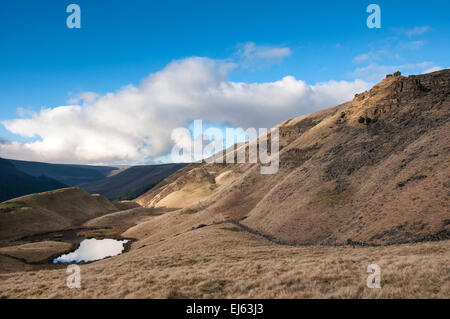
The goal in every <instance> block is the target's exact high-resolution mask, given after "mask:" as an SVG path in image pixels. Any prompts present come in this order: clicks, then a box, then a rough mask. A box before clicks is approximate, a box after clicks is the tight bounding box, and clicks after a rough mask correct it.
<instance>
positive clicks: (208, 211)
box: [140, 70, 450, 244]
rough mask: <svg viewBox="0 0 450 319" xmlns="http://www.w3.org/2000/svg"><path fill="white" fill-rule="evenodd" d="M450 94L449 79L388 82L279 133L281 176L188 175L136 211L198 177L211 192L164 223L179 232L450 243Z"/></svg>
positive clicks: (245, 172)
mask: <svg viewBox="0 0 450 319" xmlns="http://www.w3.org/2000/svg"><path fill="white" fill-rule="evenodd" d="M449 94H450V70H443V71H439V72H434V73H430V74H425V75H416V76H408V77H403V76H401V75H400V74H398V73H397V74H395V75H393V76H388V77H387V78H386V79H385V80H383V81H382V82H380V83H379V84H377V85H375V86H374V87H373V88H372V89H371V90H369V91H366V92H364V93H362V94H359V95H356V96H355V98H354V99H353V101H351V102H348V103H345V104H342V105H339V106H336V107H334V108H330V109H327V110H324V111H320V112H317V113H314V114H311V115H308V116H302V117H299V118H295V119H291V120H288V121H286V122H284V123H281V124H280V125H278V128H279V129H280V144H281V146H282V149H281V151H280V169H279V171H278V172H277V173H276V174H274V175H261V174H260V169H259V164H227V165H218V164H202V165H200V166H192V167H187V168H186V170H185V171H187V172H186V173H185V174H178V175H177V176H176V178H172V179H171V180H168V181H167V182H166V183H163V184H162V185H161V186H160V187H156V188H155V189H153V190H152V191H151V192H149V193H148V194H145V195H144V196H142V197H141V198H140V202H141V203H148V204H149V205H150V206H155V205H157V204H158V202H159V203H164V198H167V197H168V196H172V198H178V197H177V196H174V195H171V194H172V193H173V192H174V191H180V190H182V188H183V185H187V184H195V183H197V182H196V181H195V180H194V179H193V180H192V181H191V180H190V176H198V175H199V174H200V172H201V173H202V174H201V175H202V176H207V177H208V179H207V180H208V183H209V185H210V186H211V185H215V186H214V187H212V188H211V189H212V191H211V192H209V193H205V192H204V193H202V196H201V198H199V199H198V200H197V201H194V202H186V203H187V205H179V207H177V208H183V209H182V210H180V211H179V212H174V213H170V214H167V215H166V216H165V218H166V219H167V223H172V225H174V229H177V231H180V230H183V228H186V227H195V226H196V225H198V224H199V223H205V224H206V223H208V222H211V221H226V220H235V221H239V222H240V223H241V224H242V225H244V226H245V227H248V229H250V230H253V231H256V232H259V233H260V234H263V235H266V236H267V237H270V238H273V239H274V240H277V241H281V242H289V243H302V244H305V243H308V244H320V243H327V244H341V243H347V242H348V243H351V242H361V243H369V244H388V243H399V242H408V241H421V240H437V239H443V238H449V234H450V210H449V200H448V199H449V191H450V189H449V187H450V169H449V167H448V165H449V153H450V143H449V141H450V126H449V115H450V100H449ZM195 172H196V173H195ZM223 174H225V175H227V176H229V178H228V179H227V181H226V182H222V183H220V182H217V179H218V178H219V176H224V175H223ZM211 176H212V177H213V178H215V179H216V181H215V182H214V180H212V181H211ZM219 179H220V178H219ZM180 185H181V186H180ZM187 212H188V213H189V214H187ZM177 214H178V215H177ZM180 214H181V215H182V216H183V218H182V223H181V222H180V221H179V218H178V217H179V216H180ZM177 216H178V217H177ZM202 216H204V217H202ZM176 225H178V226H176ZM142 227H145V226H144V225H142V226H141V228H142Z"/></svg>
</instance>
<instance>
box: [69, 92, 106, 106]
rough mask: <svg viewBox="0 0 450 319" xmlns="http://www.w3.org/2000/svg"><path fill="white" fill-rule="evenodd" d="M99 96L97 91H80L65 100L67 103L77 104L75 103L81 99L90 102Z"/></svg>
mask: <svg viewBox="0 0 450 319" xmlns="http://www.w3.org/2000/svg"><path fill="white" fill-rule="evenodd" d="M99 97H100V95H99V94H98V93H95V92H82V93H81V94H78V95H76V96H74V97H72V98H70V99H69V100H68V101H67V103H69V104H77V103H80V102H81V101H83V102H87V103H92V102H94V101H95V100H96V99H98V98H99Z"/></svg>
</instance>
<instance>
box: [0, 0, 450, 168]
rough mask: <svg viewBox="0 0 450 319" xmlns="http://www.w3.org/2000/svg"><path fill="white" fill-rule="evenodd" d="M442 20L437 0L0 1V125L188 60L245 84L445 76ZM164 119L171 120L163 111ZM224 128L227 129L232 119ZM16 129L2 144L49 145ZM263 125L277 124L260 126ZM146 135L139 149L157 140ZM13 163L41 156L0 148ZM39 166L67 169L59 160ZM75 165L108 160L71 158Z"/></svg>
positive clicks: (449, 46) (446, 6)
mask: <svg viewBox="0 0 450 319" xmlns="http://www.w3.org/2000/svg"><path fill="white" fill-rule="evenodd" d="M70 3H76V4H78V5H79V6H80V7H81V19H82V27H81V29H69V28H67V26H66V18H67V16H68V15H69V14H68V13H66V7H67V5H69V4H70ZM370 3H376V4H378V5H379V6H380V7H381V24H382V28H381V29H369V28H368V27H367V26H366V19H367V17H368V15H369V14H368V13H366V7H367V5H368V4H370ZM449 12H450V2H449V1H444V0H443V1H435V0H429V1H408V2H406V1H396V0H390V1H375V0H373V1H362V0H353V1H352V0H347V1H282V0H278V1H264V0H258V1H254V0H245V1H242V0H241V1H232V0H227V1H212V0H209V1H143V0H142V1H135V0H127V1H114V0H108V1H103V0H88V1H85V0H72V1H61V0H53V1H52V0H43V1H29V0H14V1H12V0H4V1H2V3H1V5H0V40H1V41H0V121H2V122H3V123H4V121H12V120H15V119H23V118H33V116H35V117H36V116H39V112H41V111H40V110H41V109H43V108H49V109H52V108H56V107H58V106H63V105H69V104H76V103H75V102H74V99H75V100H76V99H77V97H79V96H80V95H82V94H83V92H95V93H96V94H97V95H100V96H104V95H106V94H107V93H110V92H113V93H114V92H118V91H120V90H121V88H123V87H124V86H126V85H129V84H131V85H133V87H139V86H140V85H141V82H142V81H143V80H144V79H146V78H147V77H149V75H151V74H157V73H158V72H160V71H161V70H164V69H165V68H166V67H167V66H168V65H169V64H170V63H171V62H173V61H183V59H186V58H189V57H205V58H208V59H212V60H213V61H219V62H220V63H222V64H225V65H228V68H227V71H226V81H229V82H230V83H240V82H243V83H247V84H249V83H260V84H264V83H271V82H274V81H279V80H281V79H283V78H284V77H286V76H292V77H294V78H295V79H296V80H301V81H304V82H305V83H307V84H308V85H316V84H317V83H321V82H328V81H348V82H352V81H355V80H356V79H359V80H362V81H365V82H367V83H371V84H373V83H376V82H377V81H379V79H380V78H381V77H382V75H383V74H384V73H387V72H391V71H393V70H394V69H397V68H398V69H401V71H402V72H403V73H407V74H412V73H422V72H425V71H428V70H434V69H439V68H447V67H448V66H449V64H450V63H449V54H448V52H450V42H449V38H448V35H449V31H450V22H449V19H448V14H449ZM219 62H218V63H219ZM201 63H203V62H201ZM214 72H215V71H214ZM156 86H157V85H156ZM152 90H153V89H152ZM152 92H154V91H152ZM281 98H283V97H281ZM327 101H332V100H327ZM88 102H89V101H88ZM218 103H219V102H218ZM79 104H82V103H81V102H80V103H79ZM85 104H86V105H88V104H89V103H87V102H86V101H85ZM213 104H214V103H213ZM86 105H85V106H82V107H87V106H86ZM244 106H245V105H244ZM319 106H320V107H322V108H323V107H325V106H332V105H326V103H325V102H324V105H322V104H321V103H317V107H319ZM18 109H20V110H21V111H19V112H18ZM304 111H305V112H306V111H310V110H309V109H305V110H304ZM33 112H35V113H33ZM80 112H81V111H80ZM167 112H168V113H167V114H168V116H169V117H176V116H175V115H174V114H173V113H170V112H171V110H170V109H168V110H167ZM299 112H300V113H301V112H303V110H299ZM194 113H195V112H194ZM219 113H220V112H219ZM286 115H291V113H289V112H287V113H286ZM299 115H300V114H299ZM249 116H251V114H249ZM222 117H223V116H222ZM192 120H193V118H186V119H183V121H187V122H191V121H192ZM205 120H207V121H214V119H213V118H212V119H208V118H207V119H205ZM219 120H220V119H219ZM219 120H217V119H216V122H219ZM221 122H223V123H233V118H230V119H223V121H221ZM39 123H40V124H42V122H39ZM177 123H181V122H177ZM19 124H20V123H17V125H16V126H15V129H13V131H14V132H15V133H16V134H14V133H13V132H11V127H10V129H7V128H6V127H5V125H1V126H0V138H2V139H6V140H8V141H10V142H13V141H18V142H19V143H22V144H23V143H26V142H32V141H45V139H47V141H50V140H52V136H51V134H50V133H48V132H47V133H45V137H44V133H42V134H41V133H40V130H39V129H38V128H36V129H33V130H32V132H31V131H30V132H28V131H29V129H28V128H24V127H23V125H31V126H33V125H35V124H36V123H34V122H26V123H25V124H24V123H22V124H21V125H22V126H21V125H19ZM40 124H39V125H40ZM234 124H235V125H239V124H243V125H244V124H255V123H252V122H251V121H249V123H247V122H244V123H234ZM256 124H259V123H256ZM263 124H270V125H271V124H273V123H267V122H264V120H261V125H263ZM36 125H38V124H36ZM74 130H75V129H74ZM83 130H84V129H83ZM55 131H57V129H56V128H55ZM74 134H75V133H74ZM80 134H81V133H76V134H75V135H74V136H77V137H79V136H81V135H80ZM130 134H131V135H133V136H135V135H136V134H137V133H136V132H133V133H130ZM144 135H145V134H144ZM145 137H146V138H147V137H148V136H145ZM150 137H151V138H149V139H148V140H147V141H146V142H145V143H144V144H145V145H148V144H149V143H150V142H149V140H152V141H154V139H155V138H156V136H151V134H150ZM59 143H61V141H59ZM144 144H143V145H144ZM54 145H55V144H53V145H52V147H50V148H51V149H52V150H53V151H54V149H53V146H54ZM17 147H19V146H17ZM55 147H56V146H55ZM152 147H153V146H152ZM157 148H158V147H155V149H157ZM36 149H37V146H36V145H35V147H34V148H33V150H34V152H38V153H41V155H42V153H43V152H45V150H47V149H48V148H43V149H40V150H39V151H36ZM166 151H167V150H166ZM55 152H56V151H55ZM161 152H162V151H161ZM161 152H159V153H158V154H156V153H155V154H152V155H151V156H156V155H158V156H159V155H162V154H163V153H161ZM2 153H3V154H2ZM131 153H132V151H131ZM131 153H128V154H127V155H126V156H124V157H122V158H121V157H120V156H116V155H117V154H115V155H113V156H112V157H111V161H113V162H114V161H115V160H119V159H120V161H127V159H131V158H133V160H135V159H134V157H133V156H134V155H133V156H132V155H131ZM15 154H16V155H15ZM20 154H23V156H22V157H24V158H26V159H28V158H37V159H40V158H41V157H42V156H41V157H39V156H37V155H36V156H32V155H30V153H29V152H23V153H20V152H19V151H17V152H16V153H14V152H6V151H1V150H0V156H14V157H19V156H21V155H20ZM55 154H56V153H55ZM141 155H142V154H141ZM148 155H149V154H145V157H146V158H148ZM46 159H47V160H50V161H70V158H62V157H58V156H57V155H55V156H54V157H53V158H52V157H48V158H46ZM73 161H74V162H75V161H76V162H96V161H97V162H104V161H109V160H108V158H105V159H103V158H95V157H89V158H82V157H78V158H73Z"/></svg>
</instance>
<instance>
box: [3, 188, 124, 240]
mask: <svg viewBox="0 0 450 319" xmlns="http://www.w3.org/2000/svg"><path fill="white" fill-rule="evenodd" d="M115 211H117V208H116V207H115V206H114V205H113V204H112V203H111V202H109V201H108V200H107V199H106V198H104V197H103V196H101V195H91V194H88V193H87V192H85V191H84V190H82V189H79V188H64V189H58V190H54V191H50V192H44V193H38V194H32V195H27V196H23V197H18V198H14V199H12V200H9V201H6V202H3V203H0V240H5V239H7V238H10V239H11V238H19V237H22V236H29V235H34V234H38V233H45V232H50V231H56V230H61V229H66V228H71V227H76V226H81V225H82V224H83V223H84V222H86V221H88V220H90V219H92V218H96V217H100V216H103V215H105V214H108V213H111V212H115Z"/></svg>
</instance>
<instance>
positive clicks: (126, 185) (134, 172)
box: [79, 164, 186, 200]
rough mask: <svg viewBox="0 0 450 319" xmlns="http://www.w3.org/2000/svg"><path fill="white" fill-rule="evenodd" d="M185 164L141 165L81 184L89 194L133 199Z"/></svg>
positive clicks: (112, 198)
mask: <svg viewBox="0 0 450 319" xmlns="http://www.w3.org/2000/svg"><path fill="white" fill-rule="evenodd" d="M185 165H186V164H163V165H141V166H133V167H130V168H127V169H125V170H123V171H121V172H119V173H117V174H114V175H112V176H110V177H108V178H106V179H101V180H98V181H95V182H91V183H86V184H81V185H79V187H81V188H83V189H84V190H86V191H87V192H89V193H91V194H97V193H98V194H102V195H103V196H105V197H107V198H109V199H110V200H114V199H134V198H136V197H137V196H139V195H141V194H143V193H144V192H146V191H147V190H149V189H150V188H151V187H153V186H154V185H155V184H157V183H159V182H160V181H161V180H163V179H164V178H166V177H168V176H169V175H171V174H172V173H174V172H176V171H177V170H178V169H180V168H182V167H184V166H185Z"/></svg>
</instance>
